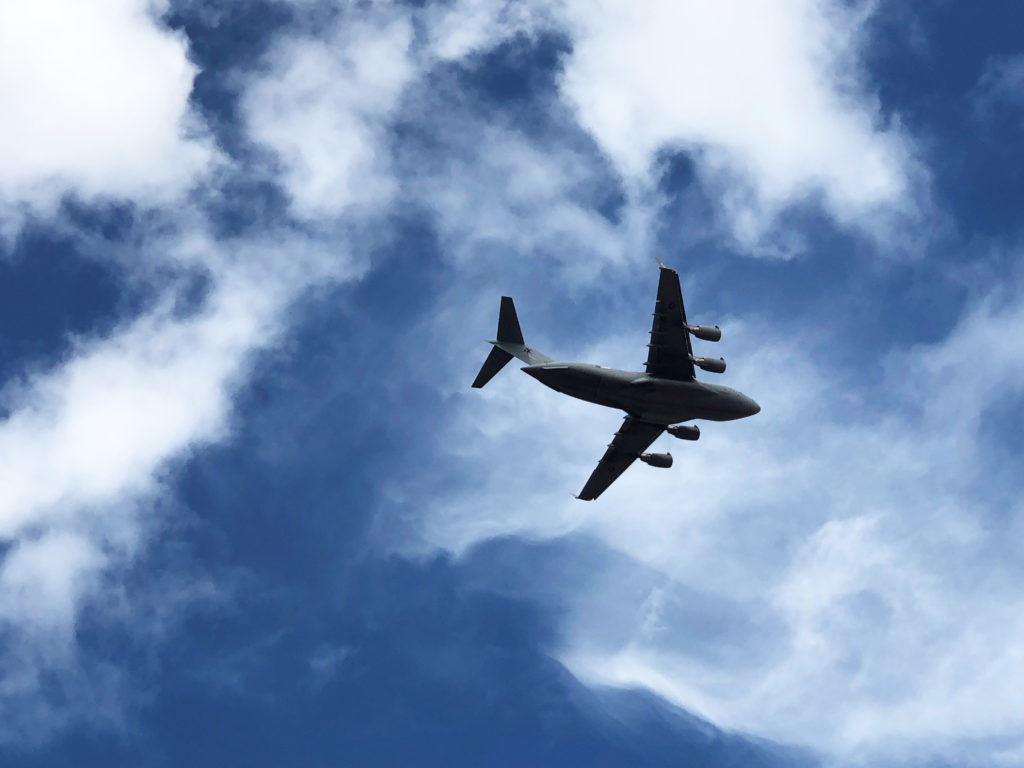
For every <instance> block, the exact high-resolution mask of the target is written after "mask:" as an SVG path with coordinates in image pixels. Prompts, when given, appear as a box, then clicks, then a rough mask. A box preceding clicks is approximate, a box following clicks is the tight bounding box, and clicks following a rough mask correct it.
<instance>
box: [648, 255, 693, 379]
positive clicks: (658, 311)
mask: <svg viewBox="0 0 1024 768" xmlns="http://www.w3.org/2000/svg"><path fill="white" fill-rule="evenodd" d="M647 347H648V351H647V373H649V374H650V375H651V376H657V377H658V378H660V379H675V380H676V381H693V379H694V371H693V361H692V360H691V359H690V355H692V354H693V348H692V347H691V346H690V334H689V332H688V331H687V330H686V310H685V308H684V307H683V292H682V291H681V290H680V288H679V275H678V274H677V273H676V271H675V270H674V269H669V268H668V267H665V266H662V267H661V279H660V280H658V299H657V301H656V302H655V303H654V322H653V323H652V325H651V343H650V344H648V345H647Z"/></svg>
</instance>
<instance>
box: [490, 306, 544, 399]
mask: <svg viewBox="0 0 1024 768" xmlns="http://www.w3.org/2000/svg"><path fill="white" fill-rule="evenodd" d="M491 344H493V345H494V349H492V350H491V354H489V355H488V356H487V359H486V360H484V364H483V367H482V368H481V369H480V373H478V374H477V375H476V379H474V381H473V386H474V387H476V388H477V389H480V387H482V386H483V385H484V384H486V383H487V382H488V381H490V380H491V379H493V378H494V374H496V373H497V372H498V371H500V370H501V369H502V368H504V367H505V364H506V363H508V361H509V360H511V359H512V358H513V357H518V358H519V359H520V360H522V361H523V362H524V363H526V364H527V365H537V364H538V363H550V362H551V358H550V357H548V356H547V355H542V354H541V353H540V352H537V351H536V350H534V349H530V348H529V347H528V346H526V342H525V341H523V331H522V329H521V328H520V327H519V318H518V317H517V316H516V305H515V304H514V303H512V297H511V296H502V297H501V310H500V311H499V312H498V338H497V339H495V340H494V341H492V342H491Z"/></svg>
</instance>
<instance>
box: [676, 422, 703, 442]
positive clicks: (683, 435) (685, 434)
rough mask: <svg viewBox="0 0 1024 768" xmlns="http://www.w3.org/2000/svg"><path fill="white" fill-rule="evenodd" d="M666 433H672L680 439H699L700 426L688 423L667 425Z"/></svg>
mask: <svg viewBox="0 0 1024 768" xmlns="http://www.w3.org/2000/svg"><path fill="white" fill-rule="evenodd" d="M668 433H669V434H670V435H672V437H678V438H679V439H680V440H698V439H700V427H697V426H691V425H690V424H680V425H679V426H677V427H669V428H668Z"/></svg>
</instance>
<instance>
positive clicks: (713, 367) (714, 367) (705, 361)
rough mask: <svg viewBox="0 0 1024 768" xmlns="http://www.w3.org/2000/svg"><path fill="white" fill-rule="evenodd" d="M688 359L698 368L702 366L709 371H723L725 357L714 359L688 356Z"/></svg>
mask: <svg viewBox="0 0 1024 768" xmlns="http://www.w3.org/2000/svg"><path fill="white" fill-rule="evenodd" d="M690 360H692V361H693V364H694V365H696V366H697V367H698V368H702V369H703V370H705V371H708V372H710V373H725V359H724V358H721V357H720V358H718V359H717V360H715V358H713V357H693V356H692V355H691V356H690Z"/></svg>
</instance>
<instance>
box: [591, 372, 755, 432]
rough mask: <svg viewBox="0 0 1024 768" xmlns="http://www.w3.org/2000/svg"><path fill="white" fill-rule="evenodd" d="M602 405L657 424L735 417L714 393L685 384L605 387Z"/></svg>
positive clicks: (719, 419) (722, 419) (724, 419)
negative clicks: (722, 405) (724, 407)
mask: <svg viewBox="0 0 1024 768" xmlns="http://www.w3.org/2000/svg"><path fill="white" fill-rule="evenodd" d="M602 394H604V397H603V398H602V401H601V402H602V404H603V405H609V406H611V407H613V408H620V409H622V410H624V411H626V412H627V413H631V414H633V415H635V416H637V417H639V418H641V419H643V420H644V421H651V422H654V423H659V424H677V423H679V422H681V421H689V420H691V419H708V420H710V421H727V420H729V419H733V418H735V415H734V414H733V413H731V412H729V411H727V410H725V409H723V408H722V407H721V403H720V399H719V397H718V395H716V394H715V393H714V392H708V391H707V390H705V389H701V388H696V387H691V386H688V385H687V384H685V383H679V384H677V383H674V382H673V383H667V384H651V385H639V386H638V385H636V384H628V385H625V386H617V387H608V388H606V389H605V391H604V392H603V393H602Z"/></svg>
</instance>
